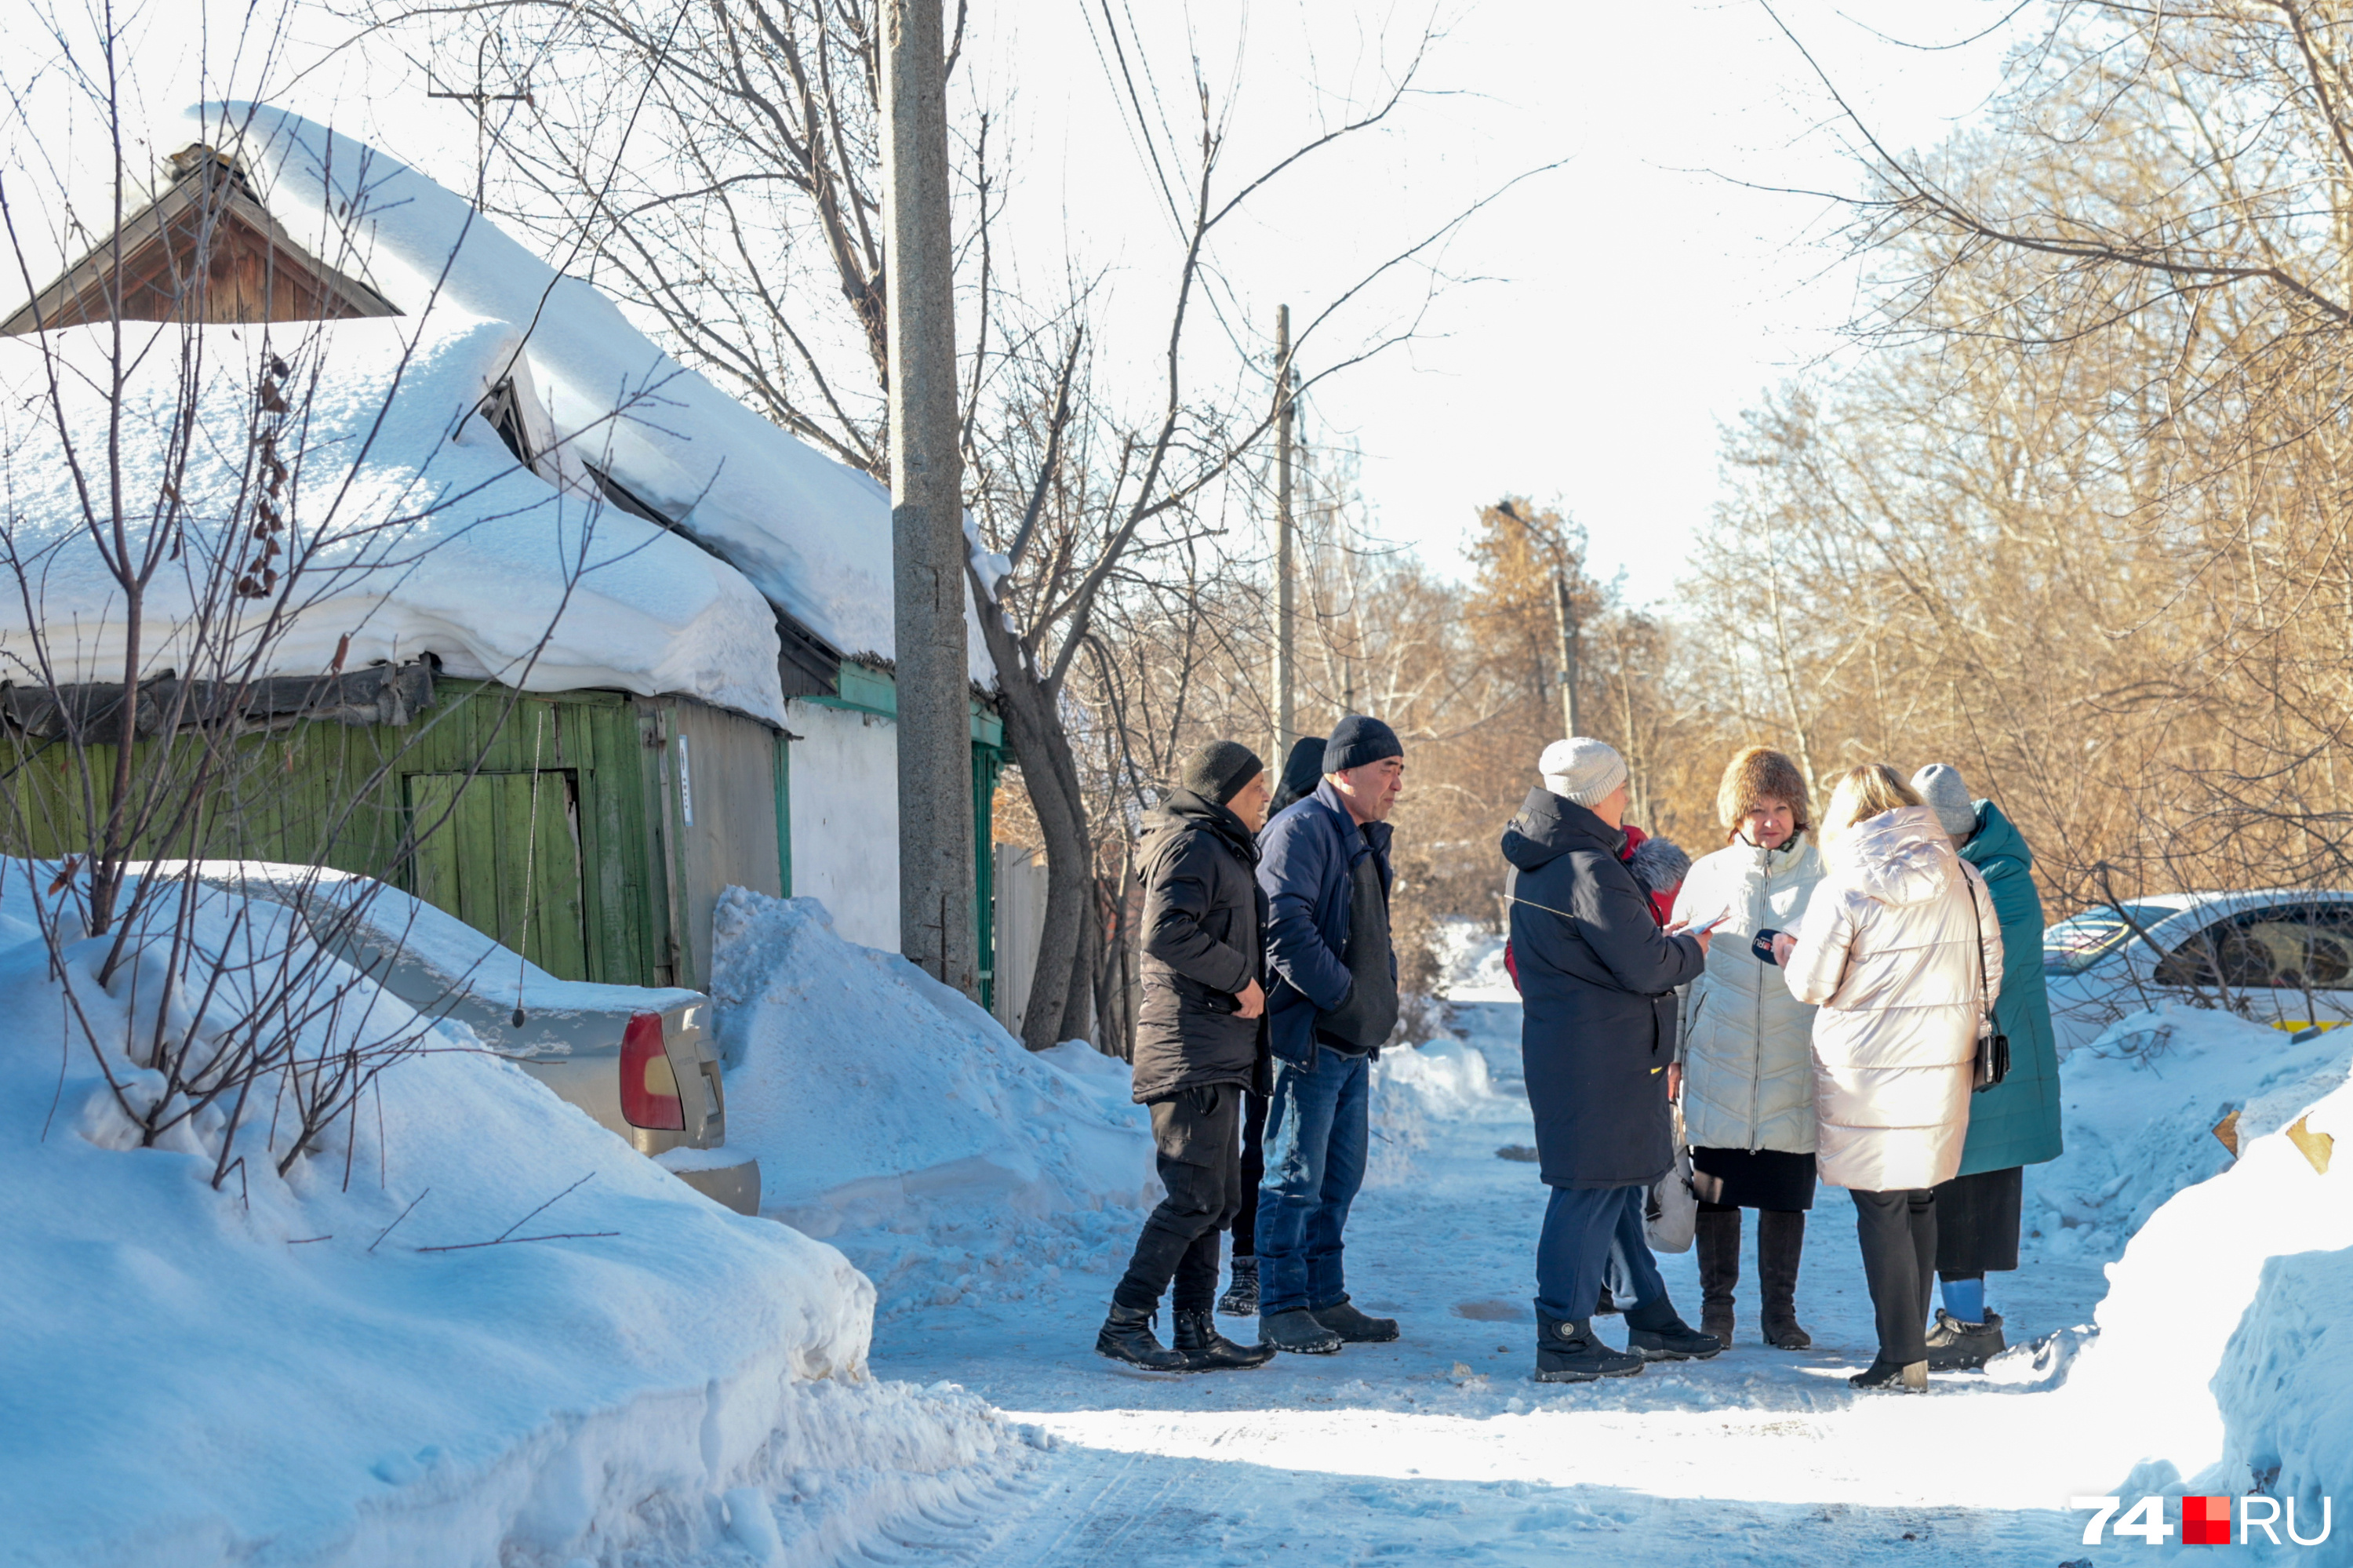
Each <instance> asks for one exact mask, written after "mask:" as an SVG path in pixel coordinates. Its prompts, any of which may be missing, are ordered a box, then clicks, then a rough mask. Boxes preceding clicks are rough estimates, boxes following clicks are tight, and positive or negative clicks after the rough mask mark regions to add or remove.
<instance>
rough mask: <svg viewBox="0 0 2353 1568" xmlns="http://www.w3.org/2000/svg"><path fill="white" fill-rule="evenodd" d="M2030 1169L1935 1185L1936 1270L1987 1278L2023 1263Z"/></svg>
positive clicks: (2009, 1169)
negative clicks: (2021, 1225) (2021, 1229)
mask: <svg viewBox="0 0 2353 1568" xmlns="http://www.w3.org/2000/svg"><path fill="white" fill-rule="evenodd" d="M2025 1178H2026V1172H2025V1171H2022V1170H2021V1169H2020V1168H2019V1167H2018V1166H2015V1165H2011V1166H2008V1167H2006V1168H2004V1169H2002V1170H2000V1171H1978V1173H1977V1174H1976V1175H1974V1176H1956V1177H1954V1178H1953V1179H1952V1180H1951V1181H1947V1182H1946V1183H1945V1184H1944V1185H1943V1186H1941V1187H1938V1188H1937V1189H1936V1272H1937V1273H1938V1274H1940V1275H1942V1276H1944V1277H1946V1278H1947V1279H1983V1278H1984V1277H1986V1276H1987V1275H1989V1274H1993V1273H1997V1272H2000V1271H2003V1270H2008V1269H2012V1268H2016V1267H2017V1266H2018V1218H2019V1211H2020V1210H2021V1208H2022V1207H2023V1206H2024V1201H2025V1195H2026V1180H2025Z"/></svg>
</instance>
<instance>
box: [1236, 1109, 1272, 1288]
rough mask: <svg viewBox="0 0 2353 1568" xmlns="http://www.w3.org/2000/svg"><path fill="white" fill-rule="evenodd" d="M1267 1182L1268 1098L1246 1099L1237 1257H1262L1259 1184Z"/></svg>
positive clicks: (1237, 1225)
mask: <svg viewBox="0 0 2353 1568" xmlns="http://www.w3.org/2000/svg"><path fill="white" fill-rule="evenodd" d="M1265 1179H1266V1097H1265V1096H1264V1095H1252V1094H1245V1095H1244V1096H1243V1097H1242V1201H1241V1206H1240V1208H1238V1209H1236V1210H1235V1211H1234V1255H1235V1256H1236V1257H1256V1256H1257V1255H1258V1184H1259V1183H1260V1182H1261V1181H1264V1180H1265Z"/></svg>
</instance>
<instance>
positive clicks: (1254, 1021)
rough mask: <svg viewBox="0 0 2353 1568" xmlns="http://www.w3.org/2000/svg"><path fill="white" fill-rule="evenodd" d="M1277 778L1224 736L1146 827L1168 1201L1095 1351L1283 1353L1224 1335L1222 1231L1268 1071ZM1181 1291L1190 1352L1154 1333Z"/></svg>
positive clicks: (1145, 1037) (1197, 1358) (1193, 1362)
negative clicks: (1264, 962)
mask: <svg viewBox="0 0 2353 1568" xmlns="http://www.w3.org/2000/svg"><path fill="white" fill-rule="evenodd" d="M1266 800H1267V779H1266V770H1265V768H1263V767H1261V765H1260V762H1259V759H1258V758H1257V757H1256V756H1254V755H1253V754H1252V753H1251V751H1250V748H1249V747H1245V746H1240V745H1238V744H1236V743H1235V742H1233V741H1230V740H1219V741H1212V742H1210V743H1209V744H1208V745H1207V746H1205V747H1201V749H1200V750H1198V751H1197V752H1195V753H1194V754H1193V755H1192V756H1191V757H1190V758H1187V759H1186V762H1185V767H1184V770H1183V772H1182V774H1181V775H1180V776H1179V779H1178V784H1177V788H1176V789H1171V790H1170V791H1169V792H1168V797H1167V799H1166V800H1163V801H1162V802H1161V804H1160V809H1159V810H1156V811H1155V812H1154V813H1153V814H1152V816H1151V817H1150V818H1149V819H1147V821H1146V826H1145V839H1144V844H1143V847H1142V852H1141V859H1142V862H1143V868H1142V869H1143V882H1144V961H1143V964H1142V966H1141V968H1142V971H1143V982H1144V984H1143V991H1144V995H1143V1000H1142V1001H1141V1002H1140V1004H1139V1005H1138V1007H1137V1009H1136V1018H1135V1060H1134V1070H1135V1100H1136V1103H1137V1104H1139V1105H1145V1106H1150V1107H1152V1140H1153V1143H1154V1146H1155V1148H1156V1149H1157V1150H1158V1151H1159V1165H1160V1181H1161V1184H1162V1185H1163V1186H1165V1187H1166V1188H1167V1190H1168V1195H1167V1196H1166V1198H1163V1199H1162V1200H1161V1201H1160V1204H1159V1206H1158V1207H1157V1208H1155V1209H1154V1210H1153V1211H1152V1213H1151V1216H1150V1217H1149V1218H1147V1219H1146V1220H1145V1222H1144V1234H1143V1235H1142V1237H1140V1238H1139V1239H1138V1240H1137V1242H1136V1244H1135V1255H1134V1258H1133V1259H1131V1260H1130V1261H1129V1263H1128V1266H1127V1273H1126V1275H1125V1276H1124V1277H1122V1278H1121V1280H1120V1282H1119V1287H1118V1288H1117V1289H1115V1290H1113V1292H1112V1305H1111V1313H1110V1315H1109V1317H1107V1318H1106V1319H1104V1321H1103V1330H1102V1332H1101V1333H1099V1334H1097V1335H1096V1336H1095V1350H1096V1351H1097V1352H1098V1353H1100V1354H1103V1355H1106V1356H1110V1357H1111V1358H1113V1360H1115V1361H1129V1362H1132V1363H1134V1365H1136V1366H1140V1367H1148V1368H1150V1369H1152V1370H1153V1371H1155V1372H1214V1371H1219V1370H1222V1369H1225V1368H1228V1367H1254V1366H1260V1365H1262V1364H1263V1363H1265V1362H1266V1361H1269V1360H1271V1358H1272V1357H1273V1355H1274V1351H1273V1348H1272V1347H1271V1346H1263V1345H1252V1346H1247V1347H1245V1346H1242V1345H1238V1344H1236V1343H1234V1342H1233V1341H1232V1340H1229V1339H1227V1338H1225V1337H1224V1336H1223V1335H1221V1334H1219V1332H1218V1330H1217V1324H1216V1319H1214V1318H1213V1317H1212V1316H1211V1311H1212V1308H1213V1307H1214V1304H1215V1302H1216V1300H1217V1295H1218V1233H1219V1231H1221V1230H1223V1229H1224V1228H1225V1227H1226V1226H1227V1225H1228V1224H1231V1223H1232V1220H1233V1217H1234V1211H1235V1210H1236V1208H1237V1207H1239V1206H1240V1202H1241V1129H1242V1096H1243V1094H1244V1093H1245V1092H1246V1091H1248V1090H1250V1089H1251V1088H1253V1087H1261V1088H1262V1087H1263V1082H1262V1080H1263V1079H1264V1078H1265V1077H1266V1075H1267V1074H1268V1067H1267V1065H1266V1062H1265V1058H1264V1054H1263V1048H1262V1047H1261V1044H1260V1039H1261V1034H1262V1033H1263V1028H1264V1024H1263V1019H1264V1016H1265V1012H1266V993H1265V992H1264V991H1262V990H1261V988H1260V985H1259V966H1260V951H1261V933H1262V932H1263V931H1264V930H1265V929H1266V899H1265V895H1262V894H1261V893H1260V891H1259V887H1258V879H1257V875H1256V872H1257V866H1258V842H1257V840H1256V839H1255V838H1254V837H1253V836H1252V835H1253V834H1254V833H1255V832H1257V830H1258V826H1259V824H1260V822H1261V821H1263V820H1264V818H1265V816H1266ZM1172 1278H1173V1279H1174V1280H1175V1281H1176V1302H1175V1306H1176V1331H1175V1337H1176V1345H1175V1348H1174V1349H1170V1348H1168V1347H1166V1346H1164V1345H1162V1344H1161V1343H1160V1341H1159V1340H1158V1339H1157V1338H1155V1336H1154V1334H1153V1332H1152V1318H1153V1314H1154V1313H1155V1311H1156V1310H1157V1309H1158V1308H1159V1306H1160V1295H1161V1292H1162V1291H1164V1290H1166V1289H1167V1288H1168V1285H1169V1281H1170V1280H1171V1279H1172Z"/></svg>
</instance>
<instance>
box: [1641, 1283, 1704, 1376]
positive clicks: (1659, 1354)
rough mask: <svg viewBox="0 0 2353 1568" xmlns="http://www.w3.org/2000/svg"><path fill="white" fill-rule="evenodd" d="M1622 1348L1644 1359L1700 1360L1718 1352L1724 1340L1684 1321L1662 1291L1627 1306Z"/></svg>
mask: <svg viewBox="0 0 2353 1568" xmlns="http://www.w3.org/2000/svg"><path fill="white" fill-rule="evenodd" d="M1626 1348H1627V1350H1629V1351H1632V1352H1633V1353H1634V1354H1635V1355H1638V1356H1640V1357H1641V1358H1642V1359H1643V1360H1644V1361H1705V1360H1707V1358H1708V1357H1710V1356H1712V1355H1715V1354H1716V1353H1717V1352H1718V1351H1722V1350H1723V1349H1724V1341H1723V1340H1719V1339H1717V1338H1716V1337H1715V1335H1714V1334H1703V1333H1701V1332H1700V1331H1699V1330H1697V1329H1694V1328H1693V1327H1692V1326H1691V1325H1690V1324H1689V1323H1686V1322H1684V1321H1683V1317H1682V1315H1681V1314H1680V1313H1678V1312H1676V1310H1675V1304H1674V1303H1673V1302H1672V1301H1670V1300H1668V1299H1667V1298H1666V1296H1665V1295H1664V1293H1662V1294H1661V1295H1660V1296H1659V1298H1658V1299H1656V1300H1654V1301H1645V1302H1643V1303H1642V1304H1641V1306H1640V1307H1634V1308H1628V1309H1627V1313H1626Z"/></svg>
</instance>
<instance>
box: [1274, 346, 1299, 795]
mask: <svg viewBox="0 0 2353 1568" xmlns="http://www.w3.org/2000/svg"><path fill="white" fill-rule="evenodd" d="M1274 395H1275V397H1277V398H1278V399H1280V401H1278V402H1277V403H1276V404H1275V406H1274V752H1273V755H1272V756H1271V757H1269V758H1267V759H1266V767H1267V771H1268V772H1269V773H1271V774H1273V775H1275V776H1277V777H1280V776H1281V775H1282V764H1283V761H1284V759H1285V758H1288V757H1289V756H1290V755H1291V743H1292V741H1293V739H1294V738H1295V737H1296V736H1297V735H1298V733H1299V729H1298V723H1297V720H1298V716H1299V715H1298V709H1297V706H1296V700H1295V696H1294V694H1293V683H1294V682H1295V681H1296V680H1297V673H1296V672H1297V670H1298V665H1297V663H1296V662H1294V660H1295V655H1296V649H1295V647H1294V645H1293V641H1292V640H1293V636H1294V635H1295V631H1296V626H1297V614H1298V612H1297V609H1296V607H1295V605H1294V604H1293V599H1292V586H1291V409H1292V393H1291V307H1290V306H1289V305H1278V306H1276V307H1275V312H1274Z"/></svg>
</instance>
